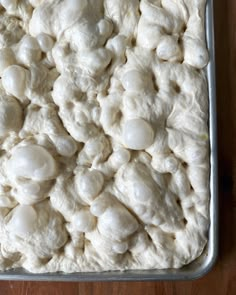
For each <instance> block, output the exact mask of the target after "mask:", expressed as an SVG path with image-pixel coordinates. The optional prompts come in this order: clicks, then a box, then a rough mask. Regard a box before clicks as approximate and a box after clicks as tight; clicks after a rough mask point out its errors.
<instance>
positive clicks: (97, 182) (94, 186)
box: [77, 170, 104, 202]
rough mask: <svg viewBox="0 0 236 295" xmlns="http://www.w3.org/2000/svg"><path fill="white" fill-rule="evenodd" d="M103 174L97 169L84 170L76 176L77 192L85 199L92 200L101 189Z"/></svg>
mask: <svg viewBox="0 0 236 295" xmlns="http://www.w3.org/2000/svg"><path fill="white" fill-rule="evenodd" d="M103 183H104V179H103V175H102V174H101V173H100V172H99V171H95V170H94V171H86V172H85V173H84V174H83V175H80V176H79V177H78V182H77V185H78V192H79V195H80V196H81V198H83V200H85V201H88V202H89V201H92V200H93V199H94V198H95V197H96V196H97V195H98V194H99V193H100V191H101V190H102V187H103Z"/></svg>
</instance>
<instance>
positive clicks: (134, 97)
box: [0, 0, 209, 273]
mask: <svg viewBox="0 0 236 295" xmlns="http://www.w3.org/2000/svg"><path fill="white" fill-rule="evenodd" d="M0 3H1V4H0V77H1V81H0V147H1V153H0V157H1V166H0V269H1V270H7V269H11V268H17V267H24V268H25V269H26V270H28V271H30V272H34V273H44V272H57V271H62V272H66V273H70V272H81V271H105V270H127V269H157V268H159V269H163V268H179V267H181V266H183V265H185V264H188V263H190V262H191V261H193V260H194V259H196V258H197V257H198V256H199V255H200V254H201V253H202V251H203V249H204V247H205V245H206V243H207V237H208V234H207V232H208V226H209V212H208V203H209V152H208V145H209V138H208V125H207V122H208V89H207V80H206V77H205V71H204V68H205V66H206V65H207V64H208V51H207V48H206V44H205V24H204V19H205V5H206V1H205V0H198V1H196V0H179V1H174V0H140V1H139V0H130V1H127V0H96V1H95V0H47V1H46V0H4V1H3V0H2V1H0Z"/></svg>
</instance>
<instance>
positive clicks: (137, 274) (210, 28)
mask: <svg viewBox="0 0 236 295" xmlns="http://www.w3.org/2000/svg"><path fill="white" fill-rule="evenodd" d="M206 35H207V44H208V49H209V52H210V63H209V64H208V66H207V70H206V71H207V77H208V87H209V134H210V163H211V171H210V192H211V198H210V228H209V240H208V244H207V245H206V248H205V250H204V252H203V253H202V255H201V256H200V257H199V258H198V259H196V260H195V261H193V262H192V263H190V264H188V265H187V266H184V267H182V268H181V269H166V270H144V271H140V270H139V271H134V270H132V271H123V272H120V271H111V272H99V273H85V272H84V273H73V274H63V273H50V274H32V273H29V272H27V271H25V270H24V269H15V270H9V271H6V272H0V280H30V281H74V282H77V281H78V282H79V281H160V280H193V279H197V278H199V277H202V276H204V275H205V274H207V273H208V272H209V271H210V270H211V269H212V267H213V265H214V263H215V262H216V259H217V254H218V189H217V186H218V180H217V133H216V129H217V128H216V91H215V52H214V20H213V0H208V1H207V8H206Z"/></svg>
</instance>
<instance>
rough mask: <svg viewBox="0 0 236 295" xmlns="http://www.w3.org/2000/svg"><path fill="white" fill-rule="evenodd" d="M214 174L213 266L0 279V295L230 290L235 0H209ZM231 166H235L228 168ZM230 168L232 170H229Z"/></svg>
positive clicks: (221, 294) (235, 207)
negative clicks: (84, 279) (197, 272)
mask: <svg viewBox="0 0 236 295" xmlns="http://www.w3.org/2000/svg"><path fill="white" fill-rule="evenodd" d="M214 2H215V31H216V59H217V70H216V74H217V95H218V130H219V132H218V137H219V138H218V141H219V178H220V196H219V197H220V253H219V259H218V262H217V264H216V265H215V267H214V269H213V270H212V271H211V272H210V273H209V274H208V275H206V276H205V277H204V278H202V279H200V280H197V281H193V282H157V283H155V282H154V283H149V282H147V283H45V282H41V283H40V282H36V283H34V282H0V295H9V294H11V295H13V294H14V295H42V294H43V295H64V294H66V295H75V294H79V295H91V294H94V295H126V294H128V295H129V294H130V295H133V294H135V295H141V294H142V295H153V294H158V295H178V294H180V295H189V294H193V295H198V294H199V295H205V294H210V295H211V294H214V295H231V294H232V295H233V294H236V244H235V240H236V238H235V237H236V227H235V225H236V197H235V195H234V194H233V190H234V191H235V193H236V188H235V189H233V176H232V175H234V178H235V180H236V157H233V149H234V146H235V144H234V137H235V138H236V132H234V131H233V130H234V128H233V124H234V122H233V117H235V111H236V0H215V1H214ZM234 166H235V169H233V167H234ZM233 172H234V173H233Z"/></svg>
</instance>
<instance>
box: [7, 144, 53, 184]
mask: <svg viewBox="0 0 236 295" xmlns="http://www.w3.org/2000/svg"><path fill="white" fill-rule="evenodd" d="M7 171H8V173H9V175H13V176H15V177H23V178H27V179H32V180H35V181H44V180H49V179H52V178H54V176H55V174H56V162H55V160H54V158H53V157H52V155H51V154H50V153H49V152H48V151H47V150H46V149H45V148H43V147H42V146H38V145H28V146H23V147H19V148H17V149H15V150H14V151H13V154H12V156H11V158H10V159H9V160H8V162H7Z"/></svg>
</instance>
